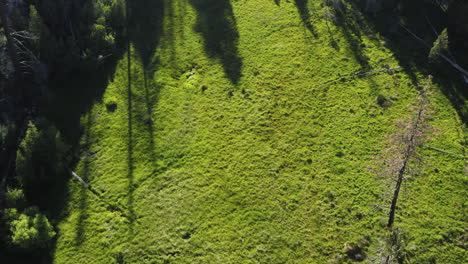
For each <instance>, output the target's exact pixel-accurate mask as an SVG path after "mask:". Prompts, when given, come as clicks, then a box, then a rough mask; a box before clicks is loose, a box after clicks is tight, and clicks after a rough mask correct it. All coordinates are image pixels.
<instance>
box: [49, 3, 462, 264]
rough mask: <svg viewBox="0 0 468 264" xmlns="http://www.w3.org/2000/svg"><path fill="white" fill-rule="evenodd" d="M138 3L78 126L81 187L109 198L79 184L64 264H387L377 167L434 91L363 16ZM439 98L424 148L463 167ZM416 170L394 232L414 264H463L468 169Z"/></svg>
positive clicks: (74, 186) (427, 161)
mask: <svg viewBox="0 0 468 264" xmlns="http://www.w3.org/2000/svg"><path fill="white" fill-rule="evenodd" d="M133 2H135V3H136V5H138V4H139V5H140V6H139V7H135V8H134V9H133V10H137V11H138V16H135V20H134V21H131V22H130V23H131V24H130V26H129V28H128V29H129V34H130V39H131V43H130V46H131V47H130V49H129V50H127V51H126V53H125V54H124V55H123V56H122V58H121V59H120V61H119V62H118V64H117V65H116V68H115V73H114V75H113V77H112V79H111V80H110V82H109V84H108V85H107V87H105V91H103V95H102V98H97V99H96V100H94V101H93V105H92V107H91V109H90V110H89V111H87V112H86V113H84V114H83V115H82V116H81V126H82V127H83V135H82V137H81V139H80V148H81V151H80V161H79V162H78V164H77V165H76V168H74V171H75V172H76V173H77V174H78V175H79V176H80V177H82V178H83V179H85V180H86V181H87V182H88V183H89V184H90V185H91V186H92V188H93V189H94V190H96V192H97V193H98V194H99V195H96V194H95V193H93V192H90V191H89V190H87V189H86V188H84V187H83V185H82V184H80V183H79V182H78V181H75V180H70V181H69V182H68V187H67V188H68V195H67V196H66V199H67V200H66V201H65V204H66V205H65V208H64V210H63V213H62V215H61V217H60V218H59V220H57V221H58V230H57V233H58V235H57V242H56V246H55V249H54V250H53V252H52V253H51V254H52V258H53V261H54V263H57V264H58V263H82V264H85V263H93V264H96V263H106V264H108V263H269V264H273V263H348V262H352V259H351V258H349V257H348V256H347V255H346V253H345V251H344V247H345V244H349V243H356V244H359V245H360V246H362V247H363V249H364V252H365V254H363V255H365V260H366V261H371V260H373V259H377V258H378V256H379V255H378V248H379V239H380V238H381V235H382V233H383V230H384V227H385V224H386V216H387V211H388V205H389V196H388V194H389V190H391V187H392V185H391V184H390V185H389V181H388V180H385V179H381V178H379V177H378V176H376V175H375V174H373V173H371V172H370V169H369V168H370V167H372V164H373V162H374V160H375V157H378V155H379V152H380V151H381V150H382V149H383V148H384V141H385V140H384V138H385V136H386V135H388V134H389V133H392V132H394V131H395V129H396V125H395V121H396V120H398V119H402V118H405V117H407V116H409V115H410V114H412V113H411V112H410V111H409V108H408V106H409V105H412V104H414V103H415V102H416V97H417V93H418V86H419V84H420V83H422V82H424V80H425V78H426V76H424V74H422V73H421V72H419V71H418V69H417V68H416V67H411V66H409V65H404V64H403V63H401V61H399V58H398V56H396V55H395V54H394V52H393V51H392V50H391V49H390V48H389V45H388V43H387V40H386V39H385V38H384V37H381V36H380V35H379V34H378V33H377V32H376V31H375V30H373V27H372V26H371V25H370V24H369V22H368V21H367V20H366V19H365V17H363V16H362V15H361V13H360V12H359V11H357V10H356V9H351V7H346V8H345V10H346V11H345V12H347V14H348V15H347V16H345V17H341V18H340V17H338V18H337V20H336V22H333V21H328V20H326V19H324V12H325V8H326V7H324V6H322V5H321V4H320V3H321V2H322V1H309V2H307V1H304V0H295V1H279V0H278V1H273V0H256V1H245V0H240V1H227V0H218V1H216V3H215V4H214V3H212V2H214V1H201V0H198V1H197V0H187V1H182V0H181V1H170V0H167V1H164V0H160V1H158V0H155V1H143V0H140V1H133ZM393 67H402V68H401V69H398V70H395V71H384V72H380V73H375V74H368V75H365V76H361V77H357V76H356V75H355V74H356V73H363V72H369V71H378V70H382V69H386V68H393ZM440 89H441V87H440V86H438V85H437V84H436V85H435V87H434V90H435V93H434V94H433V95H432V96H431V101H432V105H433V107H434V109H435V113H434V118H433V119H432V120H431V121H430V122H431V124H432V125H433V126H434V127H435V128H436V132H435V133H434V134H433V135H431V139H430V141H429V142H428V143H427V145H430V146H432V147H436V148H441V149H444V150H447V151H450V152H454V153H460V154H464V148H463V143H464V140H465V139H464V135H465V134H464V132H463V130H462V127H463V123H462V121H461V119H460V118H459V116H458V114H457V111H456V110H455V109H454V107H453V106H452V104H451V103H450V101H449V99H447V98H446V96H445V95H444V94H443V93H442V92H441V91H440ZM77 91H78V92H77V94H79V93H80V92H79V90H77ZM71 94H73V93H71ZM379 95H382V96H384V97H385V98H388V99H389V102H391V104H390V105H389V106H388V107H382V106H380V105H379V104H378V102H377V98H378V96H379ZM390 98H391V99H390ZM75 103H79V102H75ZM64 111H65V110H64ZM419 153H420V154H421V155H422V157H424V162H423V163H421V164H420V165H419V166H418V167H419V169H418V170H417V171H415V172H414V173H413V174H412V175H411V177H409V178H408V179H407V180H406V183H405V185H404V189H403V192H402V194H401V197H400V203H399V207H398V211H397V218H396V226H397V227H399V228H401V229H402V230H404V232H405V233H406V234H407V236H408V242H407V250H408V252H410V253H411V254H412V256H411V261H412V262H413V263H461V262H460V260H463V259H466V257H467V252H466V250H465V249H463V248H462V247H460V246H459V245H458V244H459V238H460V237H461V236H462V235H463V234H465V233H466V230H465V228H466V217H467V215H466V202H467V200H466V197H467V189H466V176H465V174H464V169H465V165H466V160H464V159H463V158H459V157H457V156H453V155H448V154H447V153H443V152H438V151H435V150H433V149H420V150H419Z"/></svg>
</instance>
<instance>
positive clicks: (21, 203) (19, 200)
mask: <svg viewBox="0 0 468 264" xmlns="http://www.w3.org/2000/svg"><path fill="white" fill-rule="evenodd" d="M5 203H6V207H8V208H19V209H22V208H24V207H25V206H26V198H25V197H24V192H23V190H22V189H8V190H7V192H6V196H5Z"/></svg>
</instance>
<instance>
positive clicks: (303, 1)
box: [275, 0, 318, 38]
mask: <svg viewBox="0 0 468 264" xmlns="http://www.w3.org/2000/svg"><path fill="white" fill-rule="evenodd" d="M275 3H277V5H279V1H277V2H276V1H275ZM294 3H295V4H296V7H297V11H298V12H299V15H300V17H301V22H302V23H303V24H304V26H305V28H306V29H307V30H308V31H309V32H310V33H311V34H312V35H313V36H314V37H315V38H316V37H318V35H317V32H316V30H315V27H314V25H312V23H311V22H310V12H309V7H308V6H307V5H308V3H309V0H294Z"/></svg>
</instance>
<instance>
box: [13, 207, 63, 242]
mask: <svg viewBox="0 0 468 264" xmlns="http://www.w3.org/2000/svg"><path fill="white" fill-rule="evenodd" d="M8 210H9V209H7V210H5V211H8ZM7 214H8V216H9V217H10V219H9V221H8V227H9V231H10V239H9V242H10V244H11V245H12V246H14V247H18V248H21V249H39V248H47V247H48V246H49V243H50V241H51V240H52V238H53V237H54V236H55V231H54V230H53V227H52V225H51V224H50V223H49V220H48V219H47V217H46V216H45V215H43V214H41V213H40V212H39V210H38V209H37V208H36V207H30V208H27V209H26V210H24V212H23V213H21V214H19V213H17V211H15V210H11V212H7V213H6V215H7Z"/></svg>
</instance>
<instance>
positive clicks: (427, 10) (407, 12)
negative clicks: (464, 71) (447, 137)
mask: <svg viewBox="0 0 468 264" xmlns="http://www.w3.org/2000/svg"><path fill="white" fill-rule="evenodd" d="M365 19H366V21H367V23H369V24H370V25H372V26H373V27H374V28H375V30H376V32H378V33H379V34H380V35H381V36H383V38H384V39H385V42H386V47H387V48H389V49H390V50H391V51H392V53H393V55H394V57H395V58H396V59H397V60H398V63H399V64H400V65H401V66H402V67H403V70H404V72H405V73H406V74H407V75H408V76H409V77H410V78H411V81H412V82H413V85H418V78H417V76H416V73H418V72H419V73H421V74H423V75H429V74H432V75H434V79H433V82H434V83H435V84H438V85H439V86H440V87H441V90H442V92H443V93H444V94H445V96H446V97H447V98H448V99H449V100H450V101H451V103H452V105H453V107H454V108H455V109H456V110H457V111H458V114H459V116H460V117H461V119H462V121H463V122H464V123H465V124H468V106H467V103H466V100H467V98H468V89H467V88H466V85H465V84H464V83H463V80H462V77H461V75H460V74H459V73H458V72H456V71H455V70H453V69H452V68H451V66H450V65H449V64H447V63H446V62H439V63H431V62H430V61H429V59H428V54H429V48H427V47H425V46H424V44H422V43H421V42H420V41H418V40H416V39H415V38H414V37H413V36H412V35H410V34H409V33H408V32H407V31H406V30H404V29H403V28H402V27H401V26H400V25H399V24H400V23H404V24H405V26H406V27H407V28H409V29H410V30H411V31H412V32H414V33H415V34H417V35H418V36H419V37H421V38H422V39H424V40H425V41H426V42H427V43H428V44H429V45H432V43H433V41H435V39H436V34H435V33H434V30H435V31H437V33H440V32H441V31H442V30H443V28H445V27H446V26H447V20H448V18H447V14H445V13H444V12H443V11H442V10H441V9H440V8H438V7H437V6H434V5H432V4H431V3H429V2H425V1H403V2H401V4H400V5H399V8H398V9H389V10H384V11H382V12H380V13H378V14H377V15H375V16H372V15H370V14H366V16H365Z"/></svg>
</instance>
